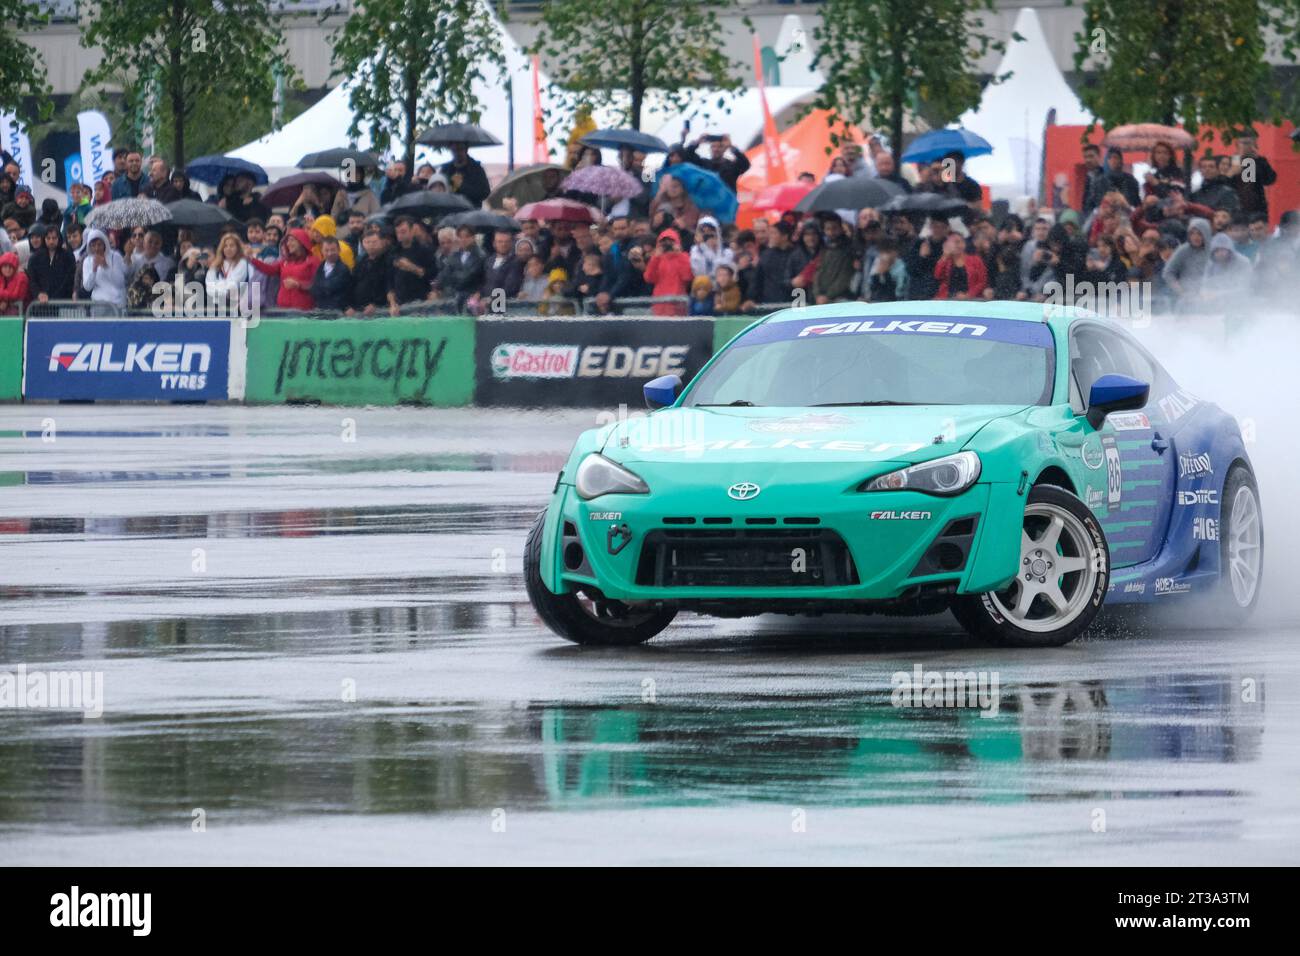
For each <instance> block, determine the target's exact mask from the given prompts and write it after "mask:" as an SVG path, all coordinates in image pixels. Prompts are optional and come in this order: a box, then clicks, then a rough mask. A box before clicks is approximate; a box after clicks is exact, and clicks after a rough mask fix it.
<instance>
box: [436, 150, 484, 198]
mask: <svg viewBox="0 0 1300 956" xmlns="http://www.w3.org/2000/svg"><path fill="white" fill-rule="evenodd" d="M439 172H440V173H442V175H443V176H445V177H447V186H448V187H449V191H450V192H452V193H455V194H456V195H457V196H464V197H465V198H466V199H468V200H469V201H470V202H471V203H472V204H473V205H474V206H476V207H477V206H481V205H483V201H484V200H485V199H487V197H488V193H490V192H491V191H492V186H491V184H490V183H488V177H487V172H486V171H485V170H484V169H483V164H482V163H480V162H479V161H478V160H477V159H474V158H473V157H472V156H470V154H469V144H468V143H452V144H451V159H450V160H449V161H447V162H446V163H443V165H442V168H441V169H440V170H439Z"/></svg>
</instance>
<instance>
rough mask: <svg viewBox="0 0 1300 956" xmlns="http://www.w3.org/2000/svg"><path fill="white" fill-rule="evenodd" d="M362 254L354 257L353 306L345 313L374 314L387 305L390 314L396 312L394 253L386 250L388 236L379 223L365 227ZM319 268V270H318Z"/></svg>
mask: <svg viewBox="0 0 1300 956" xmlns="http://www.w3.org/2000/svg"><path fill="white" fill-rule="evenodd" d="M361 248H362V249H363V250H365V253H366V254H365V255H364V256H362V257H361V258H359V259H358V260H357V264H356V268H354V269H353V270H352V277H351V278H352V308H350V309H348V311H347V314H348V315H356V314H357V313H358V312H360V313H361V314H362V315H374V314H375V312H377V311H378V310H379V309H384V308H387V309H388V310H389V312H390V313H391V314H396V312H397V300H396V298H394V296H393V285H392V281H393V280H392V275H393V255H392V253H391V252H390V251H389V249H388V237H387V236H386V235H384V231H383V228H382V227H380V226H377V225H376V226H367V227H366V234H365V236H364V238H362V240H361ZM317 271H319V270H317Z"/></svg>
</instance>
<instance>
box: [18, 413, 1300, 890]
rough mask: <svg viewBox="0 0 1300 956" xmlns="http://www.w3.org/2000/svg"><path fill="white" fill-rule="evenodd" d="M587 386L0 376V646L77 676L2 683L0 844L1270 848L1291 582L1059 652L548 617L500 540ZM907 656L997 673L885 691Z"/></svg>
mask: <svg viewBox="0 0 1300 956" xmlns="http://www.w3.org/2000/svg"><path fill="white" fill-rule="evenodd" d="M596 415H597V413H596V412H584V411H565V412H560V413H548V414H543V413H539V412H507V411H495V412H489V411H475V410H420V409H389V410H339V409H319V408H257V409H249V408H236V407H229V408H219V407H172V408H141V407H114V406H10V407H3V408H0V676H2V675H3V674H4V673H5V672H9V673H18V672H19V669H20V668H22V669H25V672H26V673H29V674H30V673H51V672H64V671H90V672H93V673H97V674H102V687H103V713H102V716H98V717H87V716H85V715H84V714H83V713H81V712H78V711H70V710H52V709H48V708H34V707H22V708H18V707H12V706H11V707H0V863H10V864H23V863H25V864H42V863H62V864H110V863H111V864H274V863H343V864H351V863H400V864H421V863H431V864H436V863H523V864H535V863H537V864H540V863H549V862H559V863H665V862H684V863H706V862H722V863H798V862H809V863H867V864H893V863H902V864H933V863H968V864H972V865H990V864H1002V863H1036V864H1042V863H1046V864H1052V863H1083V864H1088V865H1099V866H1106V865H1127V864H1139V863H1146V864H1164V863H1172V864H1190V863H1211V864H1219V863H1241V864H1261V863H1294V862H1296V861H1297V859H1300V789H1298V785H1300V719H1298V718H1300V713H1298V711H1300V706H1298V703H1300V695H1298V694H1297V691H1296V686H1297V676H1300V674H1298V672H1300V620H1297V619H1296V616H1295V615H1294V614H1292V613H1291V612H1289V611H1287V610H1285V607H1286V602H1282V603H1281V604H1277V603H1276V602H1275V604H1274V605H1272V606H1270V607H1268V608H1266V610H1265V613H1263V614H1261V615H1260V616H1259V617H1258V619H1257V620H1255V621H1253V622H1252V624H1251V625H1250V626H1248V627H1245V628H1241V629H1238V630H1234V631H1232V632H1221V631H1214V630H1211V629H1206V628H1202V627H1199V626H1198V624H1197V621H1196V619H1195V618H1194V617H1192V618H1190V619H1187V620H1182V621H1175V620H1172V619H1168V618H1166V619H1159V618H1152V617H1149V616H1133V615H1124V616H1120V615H1110V616H1109V618H1108V620H1107V622H1106V624H1105V626H1104V627H1101V628H1098V629H1097V631H1096V633H1094V634H1092V635H1090V636H1089V637H1088V638H1087V639H1085V640H1081V641H1078V642H1076V643H1074V644H1072V645H1070V646H1068V647H1065V648H1061V649H1057V650H1051V651H1019V650H1016V651H1013V650H997V649H990V648H984V647H979V646H976V645H973V644H971V643H970V642H969V641H968V640H967V639H966V638H965V637H964V635H963V634H962V632H961V631H960V629H959V628H958V627H957V625H956V623H955V622H954V621H953V620H952V619H951V617H950V616H948V615H947V614H943V615H936V616H932V617H927V618H919V619H906V618H893V617H875V618H863V617H842V616H827V617H822V618H815V619H806V618H781V617H765V618H761V619H752V620H740V621H717V620H713V619H708V618H701V617H696V616H691V615H683V616H681V617H679V618H678V622H677V623H676V624H675V625H674V626H673V627H672V628H670V629H669V630H668V631H667V632H665V633H664V634H663V635H661V636H660V637H658V638H656V639H655V640H654V641H652V642H651V643H650V644H648V645H646V646H645V647H641V648H634V649H627V650H588V649H581V648H577V647H573V646H571V645H568V644H566V643H565V642H563V641H561V640H560V639H558V638H556V637H554V636H553V635H551V634H550V633H549V632H548V631H546V630H545V629H544V628H543V627H542V625H541V624H540V623H539V622H538V620H537V618H536V617H535V615H534V614H533V612H532V610H531V608H530V607H529V605H528V603H527V600H526V598H525V596H524V592H523V584H522V579H521V576H520V565H521V548H522V545H523V540H524V535H525V533H526V529H527V526H528V524H529V523H530V522H531V520H532V517H533V515H534V514H536V512H537V511H538V510H539V509H540V508H541V507H542V506H543V504H544V502H545V500H546V498H547V495H548V493H549V491H550V488H551V486H552V484H553V482H554V477H555V472H556V471H557V470H558V469H559V467H560V466H561V464H562V463H563V461H564V458H565V456H566V454H567V451H568V448H569V446H570V444H571V443H572V440H573V437H574V436H575V435H576V434H577V432H578V431H580V430H581V429H583V428H587V427H591V426H592V425H593V424H595V423H596ZM1273 570H1274V572H1276V571H1277V566H1276V565H1274V566H1273ZM1270 585H1272V586H1274V587H1285V581H1284V578H1282V576H1281V574H1280V573H1272V574H1271V575H1270V578H1269V579H1268V580H1266V587H1268V586H1270ZM918 665H920V666H921V667H923V668H925V669H927V670H943V671H949V670H960V671H963V672H969V671H975V672H988V673H990V674H996V675H997V678H998V682H999V686H998V690H997V693H996V694H995V695H994V697H993V698H992V701H993V705H992V706H987V707H985V708H984V709H983V710H981V709H979V708H973V707H966V708H923V707H922V708H917V707H896V706H894V705H893V701H891V678H892V677H893V675H895V674H896V673H898V672H909V673H910V672H912V671H913V668H915V667H916V666H918Z"/></svg>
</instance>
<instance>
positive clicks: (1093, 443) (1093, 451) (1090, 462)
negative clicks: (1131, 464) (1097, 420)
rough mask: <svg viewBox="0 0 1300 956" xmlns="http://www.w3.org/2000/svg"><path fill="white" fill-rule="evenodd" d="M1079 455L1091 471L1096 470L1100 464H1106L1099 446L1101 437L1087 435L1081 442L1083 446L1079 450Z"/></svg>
mask: <svg viewBox="0 0 1300 956" xmlns="http://www.w3.org/2000/svg"><path fill="white" fill-rule="evenodd" d="M1079 457H1080V458H1082V459H1083V463H1084V464H1085V465H1087V466H1088V467H1089V468H1091V469H1092V470H1093V471H1096V470H1097V469H1098V468H1100V467H1101V466H1102V465H1104V464H1106V455H1105V453H1104V452H1103V451H1102V448H1101V439H1100V438H1098V437H1097V436H1096V435H1093V436H1091V437H1089V438H1088V440H1087V441H1085V442H1084V443H1083V448H1082V449H1080V451H1079Z"/></svg>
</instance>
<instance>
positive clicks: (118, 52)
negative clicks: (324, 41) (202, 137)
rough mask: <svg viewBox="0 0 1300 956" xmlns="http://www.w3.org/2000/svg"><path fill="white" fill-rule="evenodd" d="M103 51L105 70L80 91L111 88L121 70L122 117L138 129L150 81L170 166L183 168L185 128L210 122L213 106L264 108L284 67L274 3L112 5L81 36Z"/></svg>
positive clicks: (120, 0)
mask: <svg viewBox="0 0 1300 956" xmlns="http://www.w3.org/2000/svg"><path fill="white" fill-rule="evenodd" d="M81 44H82V46H83V47H86V48H92V47H96V46H97V47H100V48H101V49H102V50H103V52H104V59H103V62H102V64H101V65H100V66H99V67H97V68H96V69H93V70H90V71H88V72H87V73H86V76H85V78H84V79H83V80H82V85H83V87H85V86H89V85H92V84H97V83H103V82H111V81H112V80H113V79H114V78H115V77H116V76H118V75H119V73H120V70H121V69H122V68H125V69H127V70H128V71H129V73H130V74H131V76H132V77H133V78H134V79H135V82H134V83H132V84H131V85H129V86H127V87H124V89H123V113H124V114H125V115H126V116H127V117H128V118H129V119H130V121H131V122H132V123H133V124H134V125H136V126H139V125H141V124H142V121H143V119H144V117H145V115H146V114H147V113H148V112H150V103H149V102H148V90H149V88H150V86H151V84H150V83H149V82H147V80H148V78H150V77H152V78H153V80H154V81H155V82H156V84H157V89H158V93H159V96H158V112H159V113H160V114H162V120H161V122H160V123H159V126H160V127H163V128H165V129H167V130H168V131H169V132H170V134H171V141H172V150H171V159H172V162H173V163H174V164H176V165H178V166H183V165H184V164H185V159H186V153H185V148H186V147H185V135H186V130H187V129H188V128H189V127H191V126H192V125H193V124H194V123H195V121H196V120H197V121H201V122H203V123H204V124H206V123H208V122H209V121H210V118H209V116H208V114H207V110H208V109H210V108H211V104H212V103H214V102H220V103H222V104H224V105H225V106H226V107H227V108H228V109H229V110H232V111H236V112H246V111H249V110H250V109H264V108H266V107H267V106H268V105H269V104H270V102H271V100H272V98H273V96H274V93H275V78H274V75H273V72H272V65H273V64H274V63H277V62H279V63H285V62H286V56H285V52H284V49H283V41H282V38H281V35H280V22H279V17H278V15H277V14H276V13H275V11H274V9H273V7H272V0H113V2H111V3H98V4H95V5H94V11H93V13H92V14H91V16H90V20H89V22H88V24H87V26H86V28H85V30H84V32H83V33H82V37H81Z"/></svg>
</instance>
